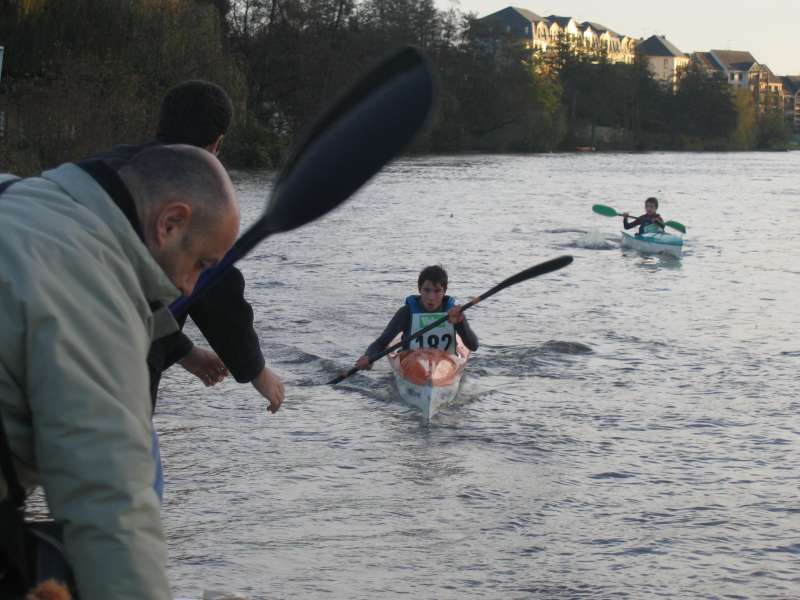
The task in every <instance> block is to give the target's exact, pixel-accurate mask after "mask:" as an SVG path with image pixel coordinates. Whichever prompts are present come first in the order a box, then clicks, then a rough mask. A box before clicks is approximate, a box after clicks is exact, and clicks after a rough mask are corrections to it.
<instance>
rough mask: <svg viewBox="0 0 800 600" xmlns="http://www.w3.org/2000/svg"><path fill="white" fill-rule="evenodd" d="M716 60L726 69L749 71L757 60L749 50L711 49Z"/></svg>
mask: <svg viewBox="0 0 800 600" xmlns="http://www.w3.org/2000/svg"><path fill="white" fill-rule="evenodd" d="M711 52H713V53H714V56H715V57H716V59H717V62H719V63H720V65H722V66H723V67H725V68H726V69H727V70H728V71H749V70H750V69H751V68H752V67H753V65H757V64H758V61H757V60H756V59H755V58H753V55H752V54H750V53H749V52H745V51H742V50H712V51H711Z"/></svg>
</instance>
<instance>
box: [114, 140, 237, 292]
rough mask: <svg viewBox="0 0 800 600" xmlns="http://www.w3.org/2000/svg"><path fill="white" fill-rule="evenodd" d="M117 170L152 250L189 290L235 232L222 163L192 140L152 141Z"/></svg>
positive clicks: (229, 188) (231, 195) (233, 196)
mask: <svg viewBox="0 0 800 600" xmlns="http://www.w3.org/2000/svg"><path fill="white" fill-rule="evenodd" d="M119 175H120V177H121V178H122V180H123V181H124V182H125V185H126V186H127V187H128V189H129V190H130V192H131V195H132V196H133V199H134V203H135V204H136V210H137V213H138V215H139V219H140V221H141V223H142V229H143V230H144V237H145V243H146V244H147V247H148V249H149V250H150V252H151V254H152V255H153V257H154V258H155V259H156V261H157V262H158V263H159V264H160V265H161V267H162V268H163V269H164V271H165V272H166V274H167V275H168V276H169V277H170V279H171V280H172V281H173V283H175V285H176V286H177V287H178V288H179V289H180V290H181V291H182V292H183V293H184V294H189V293H191V291H192V289H193V288H194V285H195V283H196V282H197V278H198V277H199V275H200V272H201V271H203V270H204V269H207V268H209V267H211V266H214V265H215V264H216V263H217V262H218V261H219V260H220V259H221V258H222V257H223V256H224V255H225V253H226V252H227V251H228V249H229V248H230V247H231V246H232V245H233V243H234V241H236V236H237V234H238V232H239V205H238V202H237V200H236V192H235V190H234V188H233V184H232V183H231V180H230V177H228V174H227V172H226V171H225V169H224V167H223V166H222V165H221V164H220V162H219V161H218V160H217V159H216V157H214V155H212V154H211V153H209V152H206V151H205V150H202V149H200V148H196V147H194V146H153V147H149V148H147V149H145V150H143V151H142V152H140V153H139V154H137V155H136V156H134V157H133V158H132V159H131V160H130V161H128V162H127V163H126V164H125V166H124V167H123V168H122V169H121V170H120V171H119Z"/></svg>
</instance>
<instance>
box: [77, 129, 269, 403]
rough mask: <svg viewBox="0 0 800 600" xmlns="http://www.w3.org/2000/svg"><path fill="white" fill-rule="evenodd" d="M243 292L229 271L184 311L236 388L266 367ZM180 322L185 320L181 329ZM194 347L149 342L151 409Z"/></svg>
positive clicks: (122, 156)
mask: <svg viewBox="0 0 800 600" xmlns="http://www.w3.org/2000/svg"><path fill="white" fill-rule="evenodd" d="M160 143H161V142H157V141H156V142H149V143H147V144H140V145H119V146H114V147H113V148H111V149H110V150H107V151H105V152H102V153H99V154H95V155H93V156H91V157H89V159H87V160H101V161H103V162H104V163H105V164H107V165H109V166H110V167H112V168H113V169H114V170H117V171H118V170H119V169H121V168H122V167H123V166H124V165H125V163H126V162H127V161H128V160H130V159H131V158H133V156H135V155H136V154H138V153H139V152H141V151H142V150H144V149H145V148H149V147H151V146H155V145H158V144H160ZM244 287H245V282H244V276H243V275H242V272H241V271H239V269H237V268H236V267H231V268H230V269H228V271H227V272H226V273H225V275H223V276H222V278H221V279H220V280H219V281H218V282H217V283H216V284H214V285H213V286H212V287H211V288H209V289H208V290H206V291H205V292H204V293H203V295H202V296H201V297H200V298H199V299H198V300H197V301H196V302H195V303H194V304H193V305H192V307H191V308H190V309H189V316H190V317H191V318H192V321H194V322H195V324H196V325H197V327H198V329H200V332H201V333H202V334H203V335H204V336H205V338H206V339H207V340H208V343H209V344H210V345H211V347H212V348H213V349H214V352H216V353H217V355H218V356H219V357H220V359H221V360H222V362H223V363H225V366H226V367H228V370H229V371H230V372H231V375H233V377H234V379H236V381H238V382H239V383H247V382H249V381H252V380H253V379H255V377H256V376H257V375H258V374H259V373H260V372H261V370H262V369H263V368H264V366H265V361H264V355H263V354H262V352H261V345H260V343H259V340H258V335H257V334H256V332H255V330H254V329H253V309H252V307H251V306H250V304H249V303H248V302H247V300H245V298H244ZM184 323H185V318H184V319H183V320H182V321H181V323H180V325H181V327H183V325H184ZM193 346H194V344H192V341H191V340H190V339H189V338H188V337H187V336H186V335H185V334H184V333H183V332H182V331H178V332H176V333H174V334H172V335H170V336H167V337H164V338H161V339H158V340H156V341H155V342H153V345H152V346H151V348H150V353H149V355H148V357H147V365H148V368H149V370H150V395H151V398H152V401H153V407H154V408H155V402H156V395H157V392H158V384H159V382H160V380H161V374H162V373H163V372H164V371H166V370H167V369H168V368H169V367H171V366H172V365H174V364H175V363H176V362H178V361H179V360H181V359H182V358H183V357H185V356H186V355H187V354H188V353H189V351H190V350H191V349H192V347H193Z"/></svg>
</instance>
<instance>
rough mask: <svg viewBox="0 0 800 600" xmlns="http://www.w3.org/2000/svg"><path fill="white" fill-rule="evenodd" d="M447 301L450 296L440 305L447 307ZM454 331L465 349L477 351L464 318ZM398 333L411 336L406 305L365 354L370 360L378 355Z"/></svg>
mask: <svg viewBox="0 0 800 600" xmlns="http://www.w3.org/2000/svg"><path fill="white" fill-rule="evenodd" d="M449 301H450V296H445V297H444V300H443V301H442V305H443V306H448V304H449ZM430 312H442V308H441V307H439V308H438V309H436V310H433V311H430ZM455 330H456V333H457V334H458V335H459V336H460V337H461V341H463V342H464V345H465V346H466V347H467V348H469V349H470V350H472V351H473V352H474V351H475V350H477V349H478V336H477V335H475V332H474V331H472V328H471V327H470V326H469V323H468V322H467V319H466V317H464V321H463V322H462V323H459V324H458V325H456V326H455ZM398 333H402V334H403V337H407V336H409V335H410V334H411V310H410V309H409V308H408V304H404V305H403V306H401V307H400V308H399V309H398V310H397V312H396V313H395V314H394V316H393V317H392V320H391V321H389V324H388V325H387V326H386V329H384V330H383V333H382V334H381V335H380V337H379V338H378V339H376V340H375V341H374V342H372V343H371V344H370V345H369V348H367V351H366V352H365V354H366V355H367V356H368V357H370V358H372V357H373V356H376V355H378V354H380V353H381V352H383V351H384V350H385V349H386V348H387V347H388V346H389V344H391V343H392V340H393V339H394V338H395V337H396V336H397V334H398Z"/></svg>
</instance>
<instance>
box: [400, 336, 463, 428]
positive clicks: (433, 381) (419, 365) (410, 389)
mask: <svg viewBox="0 0 800 600" xmlns="http://www.w3.org/2000/svg"><path fill="white" fill-rule="evenodd" d="M468 359H469V350H468V349H467V348H466V347H464V346H462V345H461V344H459V345H458V346H457V354H451V353H449V352H445V351H444V350H435V349H432V348H424V349H417V350H404V351H403V352H398V353H396V354H390V355H389V363H390V364H391V365H392V370H393V371H394V375H395V381H396V383H397V391H398V393H399V394H400V398H402V400H403V402H405V403H406V404H410V405H412V406H416V407H417V408H418V409H420V410H421V411H422V416H423V418H424V419H425V420H426V421H430V420H431V418H432V417H433V415H435V414H436V412H437V411H438V410H439V409H440V408H441V407H442V406H444V405H445V404H447V403H448V402H452V401H453V400H454V399H455V397H456V395H458V390H459V387H460V385H461V376H462V375H463V374H464V366H465V365H466V364H467V360H468Z"/></svg>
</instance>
